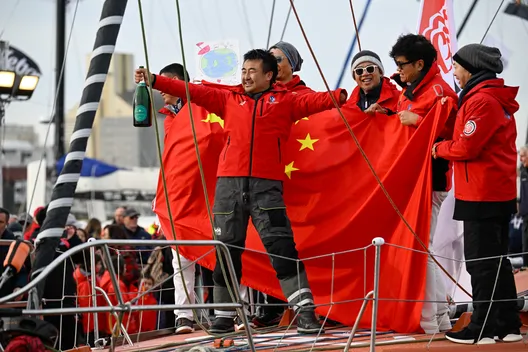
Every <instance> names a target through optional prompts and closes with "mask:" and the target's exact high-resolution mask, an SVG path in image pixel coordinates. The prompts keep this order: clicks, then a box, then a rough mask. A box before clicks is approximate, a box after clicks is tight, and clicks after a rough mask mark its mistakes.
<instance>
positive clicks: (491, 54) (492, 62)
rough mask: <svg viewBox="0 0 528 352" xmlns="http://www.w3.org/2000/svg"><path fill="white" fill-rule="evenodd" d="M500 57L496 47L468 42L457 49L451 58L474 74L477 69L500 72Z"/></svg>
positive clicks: (501, 66) (501, 67)
mask: <svg viewBox="0 0 528 352" xmlns="http://www.w3.org/2000/svg"><path fill="white" fill-rule="evenodd" d="M501 57H502V55H501V52H500V50H499V49H497V48H493V47H490V46H486V45H482V44H468V45H466V46H463V47H462V48H460V50H458V52H457V53H456V54H455V56H453V60H454V61H456V62H457V63H459V64H460V65H461V66H462V67H463V68H465V69H466V70H468V71H469V73H471V74H473V75H474V74H475V73H478V72H479V71H491V72H494V73H501V72H502V70H503V65H502V61H501Z"/></svg>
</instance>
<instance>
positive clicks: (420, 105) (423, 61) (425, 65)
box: [389, 34, 457, 334]
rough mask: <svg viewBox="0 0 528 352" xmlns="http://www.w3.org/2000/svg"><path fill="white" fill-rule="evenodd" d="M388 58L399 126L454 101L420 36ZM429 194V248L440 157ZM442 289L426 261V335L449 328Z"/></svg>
mask: <svg viewBox="0 0 528 352" xmlns="http://www.w3.org/2000/svg"><path fill="white" fill-rule="evenodd" d="M389 55H390V57H392V58H393V59H394V62H395V63H396V66H397V67H398V72H397V73H396V74H395V75H393V76H392V78H393V79H394V80H395V81H396V82H397V83H398V84H400V85H401V86H402V88H403V91H402V93H401V95H400V99H399V101H398V108H397V113H398V117H399V118H400V121H401V123H402V124H403V125H405V126H409V127H410V128H418V127H419V126H420V124H421V123H422V121H423V120H424V118H425V117H426V116H427V114H429V112H430V111H431V110H433V109H434V107H435V105H436V104H437V103H440V102H441V100H442V98H443V97H451V98H453V99H456V98H457V95H456V93H455V91H454V90H453V89H452V88H451V87H450V86H449V85H448V84H447V82H445V81H444V79H443V78H442V75H441V74H440V69H439V68H438V64H437V62H436V58H437V55H438V53H437V51H436V49H435V47H434V45H433V44H432V43H431V42H430V41H429V40H427V38H425V37H424V36H422V35H416V34H407V35H403V36H401V37H399V38H398V40H397V41H396V43H395V44H394V46H393V47H392V50H391V52H390V53H389ZM455 117H456V111H453V112H452V114H451V115H450V116H447V121H446V123H445V126H444V129H443V131H442V132H441V134H440V136H439V137H438V139H437V140H436V142H439V141H442V140H444V139H451V137H452V135H453V127H454V123H455ZM432 168H433V172H432V174H433V194H432V195H431V198H432V210H431V226H430V230H429V247H430V248H431V247H432V243H433V236H434V233H435V230H436V222H437V218H438V213H439V212H440V207H441V205H442V203H443V201H444V200H445V198H446V197H447V192H448V191H449V190H450V189H451V174H452V169H451V164H450V163H449V161H447V160H445V159H441V158H436V159H433V162H432ZM445 299H446V288H445V284H444V278H443V274H442V272H441V271H440V268H438V267H437V265H436V264H435V263H434V261H433V260H432V258H431V257H430V256H428V258H427V278H426V285H425V298H424V300H425V302H424V304H423V309H422V317H421V321H420V325H421V326H422V328H423V329H424V331H425V332H426V333H428V334H434V333H437V332H439V331H446V330H450V329H451V322H450V320H449V316H448V315H447V312H448V305H447V301H445V302H444V300H445Z"/></svg>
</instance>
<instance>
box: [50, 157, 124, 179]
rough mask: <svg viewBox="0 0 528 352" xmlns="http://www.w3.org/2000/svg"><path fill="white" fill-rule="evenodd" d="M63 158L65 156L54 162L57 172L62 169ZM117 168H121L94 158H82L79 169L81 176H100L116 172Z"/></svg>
mask: <svg viewBox="0 0 528 352" xmlns="http://www.w3.org/2000/svg"><path fill="white" fill-rule="evenodd" d="M65 159H66V156H63V157H62V158H60V159H59V160H58V161H57V163H56V164H55V168H56V170H57V174H60V172H61V171H62V168H63V167H64V160H65ZM118 170H122V168H120V167H118V166H115V165H110V164H107V163H103V162H102V161H99V160H96V159H90V158H84V159H83V166H82V170H81V177H101V176H105V175H108V174H111V173H112V172H116V171H118Z"/></svg>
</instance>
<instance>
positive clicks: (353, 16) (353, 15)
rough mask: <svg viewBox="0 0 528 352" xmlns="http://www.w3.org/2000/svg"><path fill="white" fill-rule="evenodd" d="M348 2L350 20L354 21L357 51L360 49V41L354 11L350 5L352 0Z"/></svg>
mask: <svg viewBox="0 0 528 352" xmlns="http://www.w3.org/2000/svg"><path fill="white" fill-rule="evenodd" d="M348 2H349V3H350V11H351V12H352V21H354V30H355V31H356V39H357V43H358V48H359V51H361V41H360V40H359V29H358V26H357V22H356V13H355V12H354V5H352V0H348Z"/></svg>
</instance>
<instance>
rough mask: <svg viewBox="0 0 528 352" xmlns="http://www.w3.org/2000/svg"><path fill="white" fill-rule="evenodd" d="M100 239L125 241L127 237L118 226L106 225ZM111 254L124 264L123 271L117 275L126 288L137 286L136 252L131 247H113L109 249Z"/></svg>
mask: <svg viewBox="0 0 528 352" xmlns="http://www.w3.org/2000/svg"><path fill="white" fill-rule="evenodd" d="M102 239H104V240H126V239H127V235H126V233H125V231H124V230H123V228H122V227H121V226H119V225H107V226H105V228H104V230H103V236H102ZM111 250H112V252H113V254H114V253H115V254H116V255H118V256H121V257H122V258H123V261H124V263H125V269H126V270H125V271H124V272H118V273H117V274H118V275H119V276H120V277H122V278H123V281H124V282H125V284H126V285H127V286H130V285H134V286H137V285H138V280H139V273H140V270H139V264H138V255H137V251H136V250H135V248H134V247H132V246H127V245H124V246H115V247H112V248H111Z"/></svg>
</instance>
